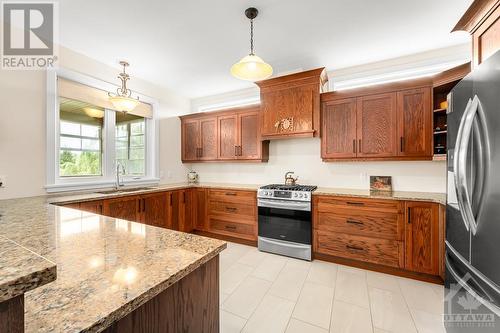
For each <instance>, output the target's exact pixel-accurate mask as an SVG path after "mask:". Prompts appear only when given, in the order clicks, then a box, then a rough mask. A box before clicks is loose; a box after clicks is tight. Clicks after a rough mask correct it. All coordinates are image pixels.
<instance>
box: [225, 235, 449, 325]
mask: <svg viewBox="0 0 500 333" xmlns="http://www.w3.org/2000/svg"><path fill="white" fill-rule="evenodd" d="M220 273H221V278H220V281H221V282H220V283H221V288H220V290H221V291H220V292H221V295H220V308H221V332H223V333H233V332H258V333H265V332H270V333H275V332H276V333H278V332H286V333H309V332H310V333H316V332H317V333H326V332H332V333H333V332H335V333H349V332H352V333H365V332H373V333H383V332H394V333H405V332H419V333H429V332H440V333H441V332H445V330H444V327H443V324H442V304H443V287H442V286H439V285H435V284H430V283H425V282H419V281H414V280H410V279H405V278H400V277H395V276H392V275H387V274H381V273H375V272H371V271H365V270H362V269H356V268H352V267H348V266H343V265H337V264H333V263H328V262H324V261H319V260H315V261H313V262H306V261H302V260H296V259H292V258H287V257H282V256H277V255H273V254H269V253H263V252H259V251H258V250H257V249H256V248H254V247H250V246H245V245H240V244H235V243H228V248H227V249H226V250H224V251H223V252H222V253H221V255H220Z"/></svg>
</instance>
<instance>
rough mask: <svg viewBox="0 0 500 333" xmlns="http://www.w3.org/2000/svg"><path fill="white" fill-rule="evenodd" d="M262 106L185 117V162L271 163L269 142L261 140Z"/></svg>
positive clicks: (183, 146) (183, 126)
mask: <svg viewBox="0 0 500 333" xmlns="http://www.w3.org/2000/svg"><path fill="white" fill-rule="evenodd" d="M259 114H260V106H248V107H240V108H234V109H230V110H225V111H220V112H212V113H211V116H210V117H209V116H207V114H195V115H189V116H183V117H181V121H182V161H183V162H210V161H240V160H241V161H256V162H267V160H268V158H269V141H261V136H260V125H259V119H260V118H259Z"/></svg>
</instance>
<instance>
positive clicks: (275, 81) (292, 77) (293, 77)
mask: <svg viewBox="0 0 500 333" xmlns="http://www.w3.org/2000/svg"><path fill="white" fill-rule="evenodd" d="M316 77H321V86H324V85H325V83H326V82H328V76H327V74H326V71H325V67H321V68H316V69H311V70H308V71H304V72H299V73H293V74H288V75H283V76H278V77H275V78H271V79H267V80H264V81H258V82H255V84H256V85H258V86H259V87H260V89H263V88H268V87H271V86H275V85H279V84H283V83H286V84H290V83H291V82H294V81H301V80H306V79H309V78H316Z"/></svg>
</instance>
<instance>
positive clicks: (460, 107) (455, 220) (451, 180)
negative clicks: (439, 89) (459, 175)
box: [446, 76, 473, 259]
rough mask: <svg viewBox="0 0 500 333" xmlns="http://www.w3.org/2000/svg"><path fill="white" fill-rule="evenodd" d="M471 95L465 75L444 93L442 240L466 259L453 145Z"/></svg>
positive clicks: (467, 244)
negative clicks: (445, 146)
mask: <svg viewBox="0 0 500 333" xmlns="http://www.w3.org/2000/svg"><path fill="white" fill-rule="evenodd" d="M472 97H473V80H472V78H471V76H467V77H465V78H464V79H463V80H462V81H460V82H459V83H458V84H457V85H456V86H455V87H454V88H453V90H452V91H451V93H450V95H449V96H448V102H449V106H448V119H447V123H448V134H447V143H448V159H447V161H448V179H447V182H448V186H447V187H448V190H447V194H448V198H447V207H446V240H447V241H448V242H449V243H450V244H452V245H453V247H454V248H455V249H456V250H457V251H458V252H459V253H460V254H461V255H462V256H463V257H465V258H467V259H469V258H470V231H469V226H468V224H467V221H465V220H464V219H463V217H462V214H461V212H460V208H459V205H458V198H457V190H456V179H455V177H456V173H455V169H454V164H455V147H456V146H457V142H458V144H459V143H460V142H459V141H458V139H460V137H459V130H461V129H462V128H463V120H464V114H465V113H466V110H467V109H468V108H469V107H470V104H471V103H472Z"/></svg>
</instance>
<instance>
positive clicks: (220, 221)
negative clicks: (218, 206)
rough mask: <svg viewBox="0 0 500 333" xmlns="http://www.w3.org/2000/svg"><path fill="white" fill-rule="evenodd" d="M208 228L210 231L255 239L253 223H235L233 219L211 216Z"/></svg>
mask: <svg viewBox="0 0 500 333" xmlns="http://www.w3.org/2000/svg"><path fill="white" fill-rule="evenodd" d="M209 228H210V231H212V232H215V233H221V234H225V235H229V236H233V237H238V238H246V239H250V240H255V239H256V236H255V235H256V232H255V230H254V228H255V225H252V224H245V223H237V222H233V221H228V220H225V219H224V218H221V217H214V216H211V217H210V218H209Z"/></svg>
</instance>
